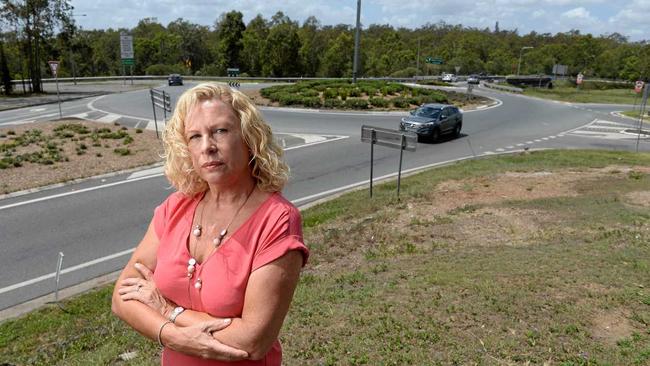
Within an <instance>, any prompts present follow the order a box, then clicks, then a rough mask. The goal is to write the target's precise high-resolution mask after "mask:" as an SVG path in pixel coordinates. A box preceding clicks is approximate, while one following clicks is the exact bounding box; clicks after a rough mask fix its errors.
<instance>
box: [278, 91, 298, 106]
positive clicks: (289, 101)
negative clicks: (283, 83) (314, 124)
mask: <svg viewBox="0 0 650 366" xmlns="http://www.w3.org/2000/svg"><path fill="white" fill-rule="evenodd" d="M276 95H277V94H276ZM278 97H279V98H278V102H279V103H280V105H282V106H285V105H295V104H302V97H301V96H300V95H295V94H288V93H284V94H280V95H278Z"/></svg>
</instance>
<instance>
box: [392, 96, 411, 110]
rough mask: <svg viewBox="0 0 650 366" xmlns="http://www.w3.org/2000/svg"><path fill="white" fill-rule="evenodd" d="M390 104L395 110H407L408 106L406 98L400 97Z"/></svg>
mask: <svg viewBox="0 0 650 366" xmlns="http://www.w3.org/2000/svg"><path fill="white" fill-rule="evenodd" d="M391 102H392V103H393V106H394V107H395V108H408V107H409V105H410V103H409V101H408V100H407V99H406V98H401V97H398V98H393V99H392V100H391Z"/></svg>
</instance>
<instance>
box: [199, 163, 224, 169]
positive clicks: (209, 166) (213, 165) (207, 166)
mask: <svg viewBox="0 0 650 366" xmlns="http://www.w3.org/2000/svg"><path fill="white" fill-rule="evenodd" d="M222 165H223V162H221V161H208V162H205V163H203V165H201V168H205V169H214V168H218V167H220V166H222Z"/></svg>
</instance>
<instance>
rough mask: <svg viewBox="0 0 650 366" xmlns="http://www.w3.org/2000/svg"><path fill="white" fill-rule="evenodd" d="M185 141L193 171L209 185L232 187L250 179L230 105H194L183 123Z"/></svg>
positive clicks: (245, 151) (217, 102)
mask: <svg viewBox="0 0 650 366" xmlns="http://www.w3.org/2000/svg"><path fill="white" fill-rule="evenodd" d="M185 141H186V142H187V146H188V149H189V151H190V155H191V158H192V165H193V167H194V170H195V171H196V172H197V173H198V174H199V176H200V177H201V178H203V180H205V181H206V182H207V183H208V185H210V186H214V185H217V186H223V185H232V184H236V183H238V182H240V181H241V180H243V179H246V178H250V177H251V172H250V170H249V166H248V161H249V159H250V156H249V151H248V147H247V146H246V144H245V143H244V140H243V136H242V131H241V126H240V122H239V118H237V115H236V114H235V111H234V110H233V108H232V107H231V106H230V105H229V104H227V103H224V102H222V101H220V100H217V99H209V100H202V101H199V102H198V103H197V104H196V105H194V107H193V108H192V109H191V110H190V112H189V113H188V115H187V118H186V119H185Z"/></svg>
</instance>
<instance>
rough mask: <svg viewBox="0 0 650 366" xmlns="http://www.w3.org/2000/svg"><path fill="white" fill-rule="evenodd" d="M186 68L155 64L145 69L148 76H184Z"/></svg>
mask: <svg viewBox="0 0 650 366" xmlns="http://www.w3.org/2000/svg"><path fill="white" fill-rule="evenodd" d="M185 70H186V69H185V67H184V66H183V65H181V64H176V65H165V64H154V65H150V66H148V67H147V68H146V69H145V74H146V75H164V76H167V75H169V74H184V73H185Z"/></svg>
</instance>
